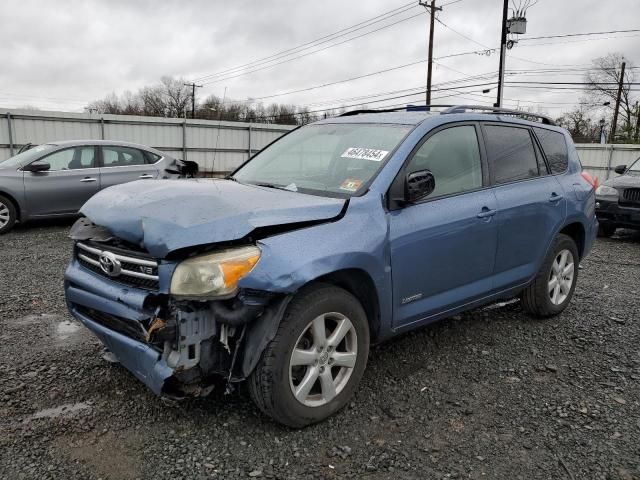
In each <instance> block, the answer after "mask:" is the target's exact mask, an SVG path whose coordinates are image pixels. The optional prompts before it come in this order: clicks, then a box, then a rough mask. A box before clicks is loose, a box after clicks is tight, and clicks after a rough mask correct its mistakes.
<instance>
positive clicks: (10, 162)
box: [0, 144, 56, 168]
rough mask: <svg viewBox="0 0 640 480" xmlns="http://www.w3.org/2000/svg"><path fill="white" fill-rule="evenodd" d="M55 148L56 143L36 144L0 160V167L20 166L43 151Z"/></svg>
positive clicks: (29, 161)
mask: <svg viewBox="0 0 640 480" xmlns="http://www.w3.org/2000/svg"><path fill="white" fill-rule="evenodd" d="M53 148H56V145H48V144H45V145H38V146H37V147H33V148H30V149H29V150H27V151H25V152H22V153H19V154H18V155H15V156H13V157H11V158H7V159H6V160H4V161H0V167H16V168H18V167H22V166H23V165H26V164H28V163H31V162H32V161H33V160H35V159H36V158H38V157H40V156H41V155H42V154H43V153H44V152H46V151H48V150H51V149H53Z"/></svg>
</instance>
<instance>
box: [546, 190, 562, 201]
mask: <svg viewBox="0 0 640 480" xmlns="http://www.w3.org/2000/svg"><path fill="white" fill-rule="evenodd" d="M560 200H562V195H558V194H557V193H556V192H553V193H552V194H551V196H550V197H549V201H550V202H553V203H555V202H559V201H560Z"/></svg>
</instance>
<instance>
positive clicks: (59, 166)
mask: <svg viewBox="0 0 640 480" xmlns="http://www.w3.org/2000/svg"><path fill="white" fill-rule="evenodd" d="M37 161H38V162H44V163H48V164H49V165H50V166H51V168H50V169H49V170H48V171H44V172H24V189H25V196H26V198H27V204H28V208H29V212H30V215H34V216H37V215H57V214H70V213H76V212H77V211H78V210H79V209H80V207H82V205H83V204H84V203H85V202H86V201H87V200H89V198H91V197H92V196H93V195H94V194H95V193H97V192H98V187H99V176H100V171H99V169H98V167H97V161H96V147H94V146H79V147H72V148H65V149H64V150H57V151H56V152H54V153H52V154H50V155H47V156H46V157H42V158H40V159H38V160H37Z"/></svg>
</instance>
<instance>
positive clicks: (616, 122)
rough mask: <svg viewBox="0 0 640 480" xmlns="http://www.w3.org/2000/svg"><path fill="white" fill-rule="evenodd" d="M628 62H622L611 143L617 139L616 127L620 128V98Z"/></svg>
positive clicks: (612, 123) (610, 134) (610, 136)
mask: <svg viewBox="0 0 640 480" xmlns="http://www.w3.org/2000/svg"><path fill="white" fill-rule="evenodd" d="M626 66H627V62H622V68H621V69H620V82H619V83H618V96H617V97H616V109H615V110H614V112H613V122H611V132H610V133H609V143H613V142H614V140H615V135H616V129H617V128H618V110H620V99H621V98H622V87H623V86H624V70H625V68H626Z"/></svg>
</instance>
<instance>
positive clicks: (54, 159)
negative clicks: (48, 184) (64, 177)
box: [42, 147, 95, 171]
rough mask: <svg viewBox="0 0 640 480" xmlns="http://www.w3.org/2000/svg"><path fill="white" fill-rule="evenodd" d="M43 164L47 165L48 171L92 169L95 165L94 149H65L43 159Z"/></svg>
mask: <svg viewBox="0 0 640 480" xmlns="http://www.w3.org/2000/svg"><path fill="white" fill-rule="evenodd" d="M42 161H43V162H45V163H48V164H49V165H50V166H51V168H50V169H49V171H57V170H78V169H80V168H92V167H93V166H94V165H95V164H94V161H95V148H94V147H76V148H67V149H65V150H60V151H58V152H55V153H52V154H51V155H49V156H47V157H44V158H43V159H42Z"/></svg>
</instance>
